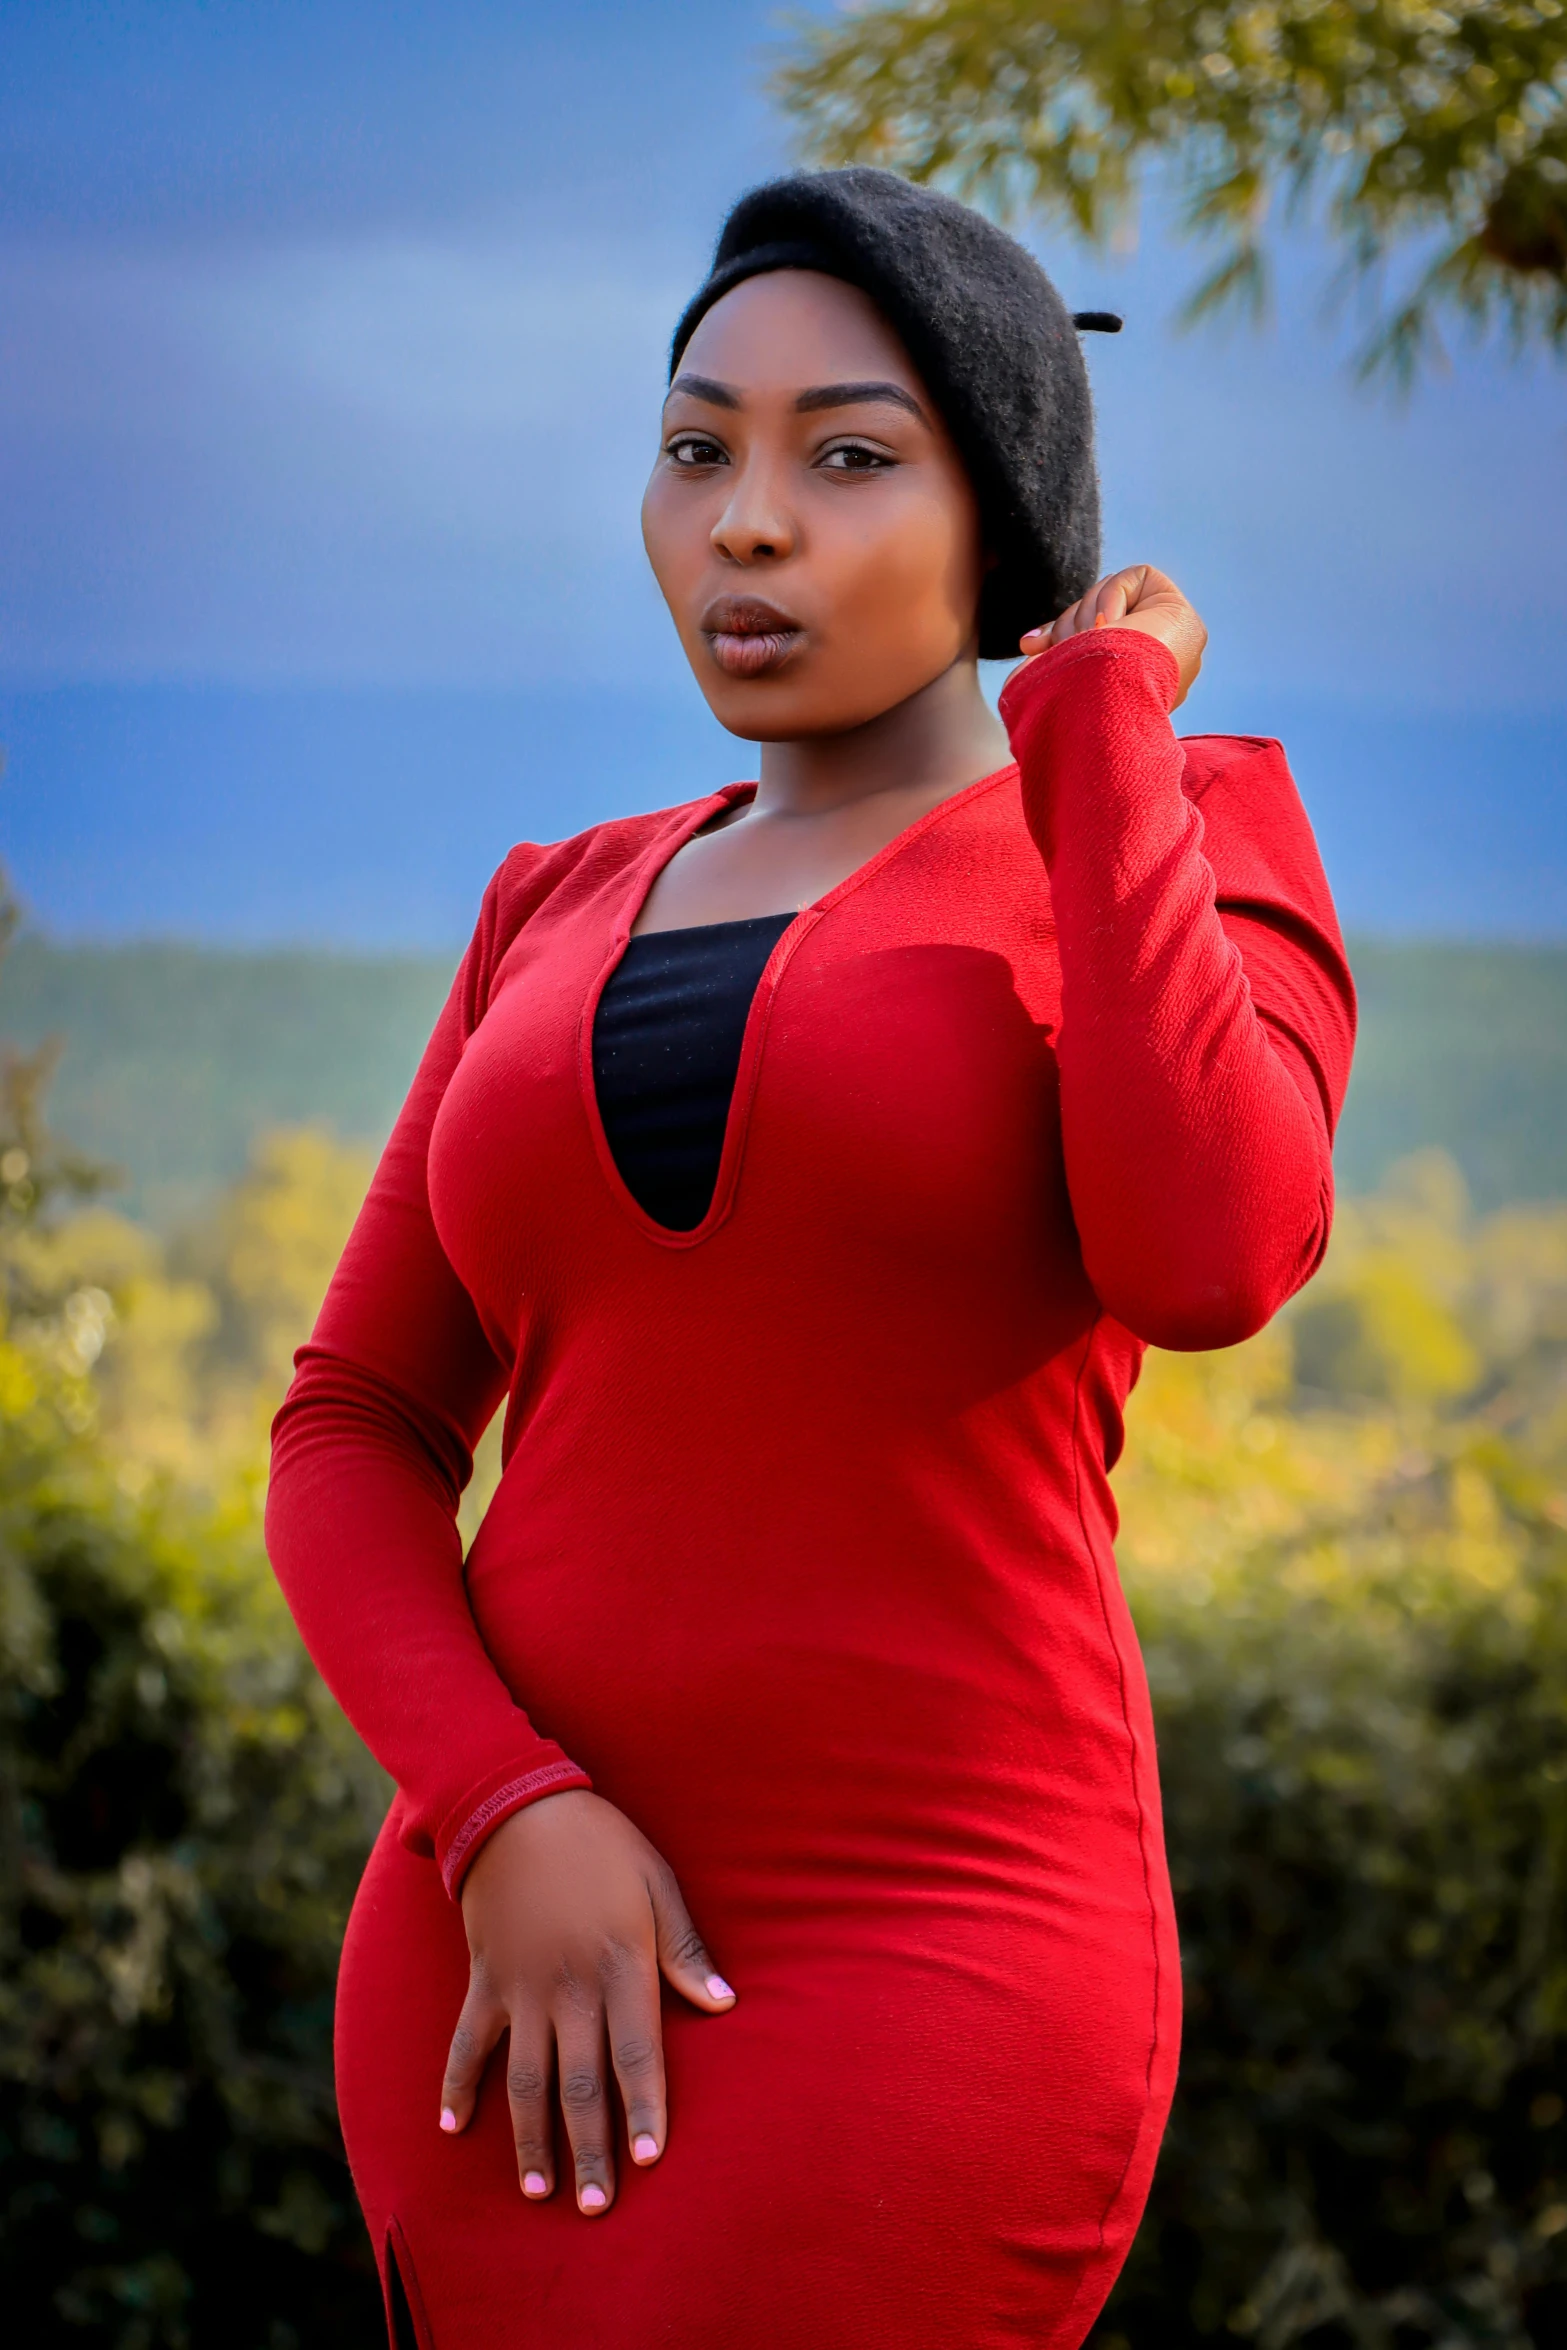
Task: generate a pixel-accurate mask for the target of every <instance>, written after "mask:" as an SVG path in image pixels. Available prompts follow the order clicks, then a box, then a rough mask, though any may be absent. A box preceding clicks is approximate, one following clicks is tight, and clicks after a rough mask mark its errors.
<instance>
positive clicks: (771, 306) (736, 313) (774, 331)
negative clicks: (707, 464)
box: [680, 269, 924, 400]
mask: <svg viewBox="0 0 1567 2350" xmlns="http://www.w3.org/2000/svg"><path fill="white" fill-rule="evenodd" d="M680 373H681V374H682V375H686V374H691V375H701V376H708V377H712V378H715V379H716V380H717V381H719V382H720V383H728V384H733V385H735V386H736V387H737V388H742V389H743V388H745V387H747V386H754V387H755V388H757V389H758V390H760V389H761V388H763V387H764V386H768V387H773V386H776V387H782V388H788V389H794V390H797V389H799V388H801V387H802V386H805V385H809V384H820V383H833V382H841V381H846V380H848V379H850V378H853V377H860V376H880V377H883V378H885V379H887V380H888V381H890V382H892V383H898V384H902V385H903V386H904V387H905V388H906V389H907V390H908V391H910V392H912V393H914V394H915V396H916V397H917V398H920V399H922V400H923V396H924V387H923V385H922V384H921V382H920V378H919V373H918V370H917V369H916V368H915V366H914V363H913V361H912V360H911V359H910V357H909V355H908V353H907V351H906V350H905V349H904V347H903V344H902V342H901V340H900V339H899V337H898V335H897V333H896V332H895V330H894V329H893V327H892V326H891V325H890V324H889V323H888V321H887V320H886V319H885V318H884V317H883V316H882V314H881V312H880V311H879V310H878V309H877V307H876V305H875V303H874V302H873V301H872V300H871V298H870V296H869V295H868V294H862V293H861V292H860V289H859V287H858V286H850V285H845V284H844V282H843V281H842V279H841V278H835V277H827V276H824V275H823V274H822V273H821V272H820V271H818V270H814V269H775V270H769V271H767V272H766V273H765V274H763V275H762V276H759V277H748V278H746V279H744V280H743V281H742V282H741V283H740V284H739V285H737V286H734V287H732V288H731V289H730V291H729V292H728V293H727V294H725V295H723V296H722V297H721V298H720V299H719V300H718V301H717V302H715V303H714V304H713V307H712V309H711V310H709V311H708V312H707V314H706V315H705V317H703V318H702V319H701V320H700V321H699V323H698V325H697V328H696V331H695V333H694V334H693V335H692V337H691V340H690V342H689V343H688V344H687V345H686V347H685V349H684V351H683V352H682V353H681V356H680Z"/></svg>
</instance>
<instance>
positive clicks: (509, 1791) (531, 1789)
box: [441, 1761, 587, 1893]
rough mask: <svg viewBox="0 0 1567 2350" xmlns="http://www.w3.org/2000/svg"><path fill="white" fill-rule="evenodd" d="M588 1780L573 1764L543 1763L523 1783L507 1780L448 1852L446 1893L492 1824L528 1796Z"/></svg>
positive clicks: (460, 1831)
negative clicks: (477, 1841)
mask: <svg viewBox="0 0 1567 2350" xmlns="http://www.w3.org/2000/svg"><path fill="white" fill-rule="evenodd" d="M586 1778H587V1773H586V1772H585V1771H584V1770H582V1769H581V1767H580V1766H579V1765H578V1764H576V1763H574V1762H570V1761H567V1762H556V1763H544V1764H542V1765H541V1766H540V1768H539V1769H538V1770H536V1771H528V1772H527V1773H525V1775H524V1776H523V1777H522V1778H520V1779H508V1780H507V1782H506V1784H505V1786H504V1787H497V1788H496V1790H495V1793H494V1794H493V1795H487V1796H486V1797H485V1799H484V1801H483V1802H482V1803H481V1804H480V1806H479V1808H478V1810H477V1811H473V1812H470V1813H469V1814H468V1817H467V1818H466V1819H465V1820H464V1821H463V1824H462V1826H461V1827H460V1828H459V1829H458V1831H457V1833H456V1835H455V1836H454V1837H453V1838H452V1840H451V1843H450V1844H449V1845H448V1846H447V1848H446V1858H445V1860H444V1861H443V1862H442V1863H441V1878H442V1881H443V1883H444V1884H445V1887H446V1890H447V1892H448V1893H450V1892H451V1890H452V1887H453V1885H454V1884H455V1882H456V1880H457V1878H458V1877H459V1876H460V1875H461V1874H462V1864H463V1862H464V1860H465V1859H466V1857H467V1855H468V1853H469V1852H470V1851H471V1850H472V1847H473V1842H474V1839H475V1837H478V1836H482V1835H483V1833H484V1831H485V1829H486V1828H487V1827H488V1826H489V1825H490V1823H491V1821H492V1820H497V1819H499V1818H500V1816H501V1814H502V1812H506V1811H512V1810H515V1808H516V1806H517V1805H518V1803H519V1802H521V1800H522V1799H523V1798H524V1797H525V1796H529V1795H538V1794H541V1793H542V1792H543V1790H544V1789H545V1788H546V1787H555V1786H558V1785H559V1784H560V1783H561V1782H562V1781H563V1780H565V1779H573V1780H575V1781H577V1782H578V1784H579V1785H580V1784H581V1783H582V1782H583V1781H585V1779H586Z"/></svg>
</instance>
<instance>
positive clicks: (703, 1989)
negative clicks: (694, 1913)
mask: <svg viewBox="0 0 1567 2350" xmlns="http://www.w3.org/2000/svg"><path fill="white" fill-rule="evenodd" d="M648 1898H649V1899H650V1900H651V1902H652V1904H653V1930H654V1932H655V1933H656V1934H657V1936H658V1963H659V1965H660V1967H661V1968H662V1969H663V1972H664V1974H665V1976H666V1977H667V1979H668V1980H669V1982H671V1983H672V1984H673V1985H674V1987H675V1989H676V1990H677V1991H678V1992H679V1993H680V1995H681V1997H682V1998H683V1999H689V2000H690V2002H691V2004H692V2006H693V2007H701V2008H705V2009H706V2011H707V2013H708V2014H709V2015H723V2014H725V2013H726V2012H727V2010H728V2009H730V2008H731V2007H733V2005H734V2003H735V1995H734V1993H733V1991H732V1990H731V1989H730V1988H729V1985H728V1984H727V1983H726V1982H725V1981H724V1978H723V1976H722V1975H721V1974H720V1973H719V1971H718V1969H717V1968H716V1967H715V1966H714V1964H713V1962H712V1960H711V1959H710V1958H709V1956H708V1954H707V1945H706V1943H705V1942H704V1941H703V1940H702V1937H701V1935H700V1934H699V1933H698V1932H697V1930H696V1928H695V1926H694V1925H693V1924H692V1923H691V1912H690V1911H689V1910H688V1909H687V1907H686V1905H685V1903H684V1901H683V1900H682V1899H681V1895H680V1887H679V1886H678V1885H677V1884H676V1883H675V1880H674V1877H673V1875H672V1874H671V1872H670V1871H669V1870H668V1869H659V1870H657V1871H655V1873H654V1874H653V1875H652V1876H651V1877H650V1878H649V1880H648Z"/></svg>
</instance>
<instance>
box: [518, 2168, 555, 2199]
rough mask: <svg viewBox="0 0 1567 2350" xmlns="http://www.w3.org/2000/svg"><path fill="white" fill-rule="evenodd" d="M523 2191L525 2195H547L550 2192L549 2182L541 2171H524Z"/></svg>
mask: <svg viewBox="0 0 1567 2350" xmlns="http://www.w3.org/2000/svg"><path fill="white" fill-rule="evenodd" d="M522 2191H523V2193H524V2195H547V2194H548V2193H549V2191H550V2183H549V2180H548V2179H547V2178H546V2177H545V2176H544V2173H543V2172H542V2171H541V2170H530V2171H524V2173H523V2176H522Z"/></svg>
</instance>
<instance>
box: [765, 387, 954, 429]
mask: <svg viewBox="0 0 1567 2350" xmlns="http://www.w3.org/2000/svg"><path fill="white" fill-rule="evenodd" d="M874 400H881V401H889V400H890V401H891V402H892V404H893V406H894V407H897V408H907V410H908V412H909V414H910V415H911V416H917V417H918V418H919V420H920V422H921V424H923V423H925V421H926V417H925V411H924V409H923V408H922V407H921V406H920V404H919V402H918V400H916V399H915V397H914V394H913V393H912V392H906V391H905V390H904V388H903V386H902V384H894V383H859V384H815V385H813V387H812V388H811V390H810V391H808V392H802V393H801V394H800V396H799V398H798V399H797V400H796V401H795V404H794V405H795V413H796V414H797V415H799V416H809V415H810V414H811V413H812V411H813V410H814V409H817V408H853V407H856V406H860V405H862V404H866V403H869V402H871V401H874Z"/></svg>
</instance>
